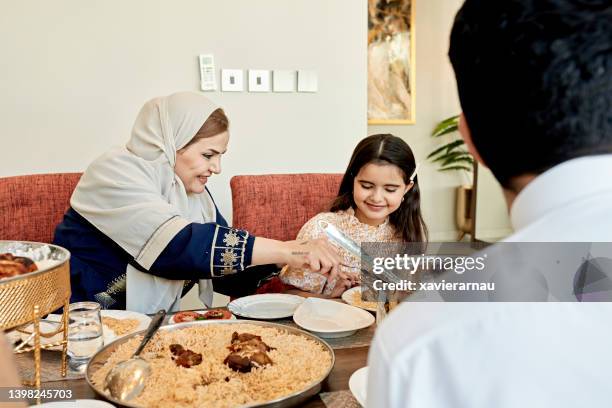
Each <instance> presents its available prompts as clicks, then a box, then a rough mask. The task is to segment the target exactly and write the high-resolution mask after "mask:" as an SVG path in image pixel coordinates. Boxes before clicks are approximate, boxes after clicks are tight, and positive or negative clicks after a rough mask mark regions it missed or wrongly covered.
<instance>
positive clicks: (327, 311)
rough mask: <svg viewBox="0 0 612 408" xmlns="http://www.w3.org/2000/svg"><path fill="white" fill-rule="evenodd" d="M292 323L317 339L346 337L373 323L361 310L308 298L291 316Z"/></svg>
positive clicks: (372, 317)
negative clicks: (314, 335)
mask: <svg viewBox="0 0 612 408" xmlns="http://www.w3.org/2000/svg"><path fill="white" fill-rule="evenodd" d="M293 321H294V322H295V323H296V324H297V325H298V326H300V327H302V328H304V329H306V330H308V331H309V332H312V333H314V334H316V335H317V336H319V337H327V338H334V337H346V336H350V335H352V334H353V333H355V332H356V331H357V330H359V329H363V328H365V327H368V326H370V325H371V324H372V323H374V316H372V314H371V313H369V312H366V311H365V310H363V309H359V308H357V307H354V306H350V305H347V304H344V303H342V302H336V301H334V300H327V299H319V298H312V297H310V298H308V299H306V300H305V301H304V302H303V303H302V304H301V305H300V306H299V307H298V308H297V309H296V311H295V313H294V314H293Z"/></svg>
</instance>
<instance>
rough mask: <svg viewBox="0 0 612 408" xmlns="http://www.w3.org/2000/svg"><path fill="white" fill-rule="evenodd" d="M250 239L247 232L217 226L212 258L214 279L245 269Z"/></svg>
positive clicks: (211, 264)
mask: <svg viewBox="0 0 612 408" xmlns="http://www.w3.org/2000/svg"><path fill="white" fill-rule="evenodd" d="M248 239H249V233H248V232H247V231H244V230H240V229H235V228H229V227H223V226H221V225H217V227H216V228H215V234H214V237H213V243H212V245H213V246H212V251H211V252H212V256H211V258H210V272H211V276H212V277H219V276H223V275H229V274H232V273H236V272H238V271H241V270H243V269H244V265H245V256H246V245H247V241H248Z"/></svg>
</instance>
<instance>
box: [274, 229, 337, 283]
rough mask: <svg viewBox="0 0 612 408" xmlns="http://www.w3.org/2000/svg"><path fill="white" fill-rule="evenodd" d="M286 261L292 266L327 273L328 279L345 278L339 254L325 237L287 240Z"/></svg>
mask: <svg viewBox="0 0 612 408" xmlns="http://www.w3.org/2000/svg"><path fill="white" fill-rule="evenodd" d="M285 244H286V245H287V259H286V263H287V264H289V265H290V266H292V267H294V268H306V269H309V270H310V271H312V272H318V273H320V274H323V275H327V279H328V280H335V279H338V278H340V279H347V277H346V274H345V273H344V272H341V271H340V256H339V255H338V253H337V252H336V249H335V248H334V247H333V246H332V245H331V244H330V243H329V242H328V241H327V239H326V238H317V239H311V240H308V241H287V242H285Z"/></svg>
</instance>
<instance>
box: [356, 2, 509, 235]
mask: <svg viewBox="0 0 612 408" xmlns="http://www.w3.org/2000/svg"><path fill="white" fill-rule="evenodd" d="M415 4H416V35H415V36H416V47H417V48H416V54H417V55H416V67H417V68H416V69H417V73H416V124H415V125H401V126H400V125H376V126H368V134H374V133H393V134H395V135H396V136H399V137H401V138H403V139H404V140H406V142H408V144H409V145H410V147H411V148H412V150H413V151H414V153H415V156H416V159H417V162H420V167H419V183H420V186H421V190H422V209H423V215H424V217H425V221H426V223H427V225H428V227H429V230H430V235H431V236H430V238H431V239H432V240H435V241H443V240H454V239H456V237H457V232H456V227H455V221H454V217H455V211H454V209H455V187H456V186H458V185H461V184H462V183H465V182H466V181H467V179H466V178H465V177H462V175H461V174H459V173H457V172H455V173H440V172H438V171H436V166H435V165H434V164H432V163H429V162H428V161H426V157H427V155H428V154H429V153H430V152H431V151H432V150H433V149H434V148H435V147H437V146H439V145H441V143H440V142H439V141H434V140H433V139H432V138H430V137H429V135H430V134H431V131H432V129H433V128H434V127H435V125H436V124H437V123H438V122H440V121H441V120H443V119H446V118H448V117H450V116H452V115H455V114H457V113H458V112H460V111H461V108H460V106H459V99H458V97H457V91H456V85H455V79H454V75H453V71H452V68H451V65H450V62H449V61H448V57H447V53H448V43H449V41H448V40H449V34H450V29H451V27H452V23H453V20H454V18H455V14H456V12H457V10H458V9H459V7H460V6H461V4H463V0H416V3H415ZM479 176H480V181H479V183H478V207H477V208H478V218H477V219H478V222H477V228H478V231H477V236H478V237H479V238H481V239H497V238H500V237H503V236H506V235H508V234H509V233H510V232H511V229H510V224H509V222H508V215H507V213H508V210H507V207H506V204H505V202H504V201H503V198H502V193H501V189H500V188H499V185H498V184H497V182H496V181H495V179H494V178H493V177H492V175H491V173H490V172H489V171H488V169H485V168H482V167H481V171H480V173H479Z"/></svg>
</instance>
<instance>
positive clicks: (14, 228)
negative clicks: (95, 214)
mask: <svg viewBox="0 0 612 408" xmlns="http://www.w3.org/2000/svg"><path fill="white" fill-rule="evenodd" d="M80 178H81V173H55V174H35V175H28V176H14V177H4V178H0V239H3V240H20V241H37V242H47V243H50V242H51V241H52V240H53V232H54V231H55V227H56V226H57V224H59V223H60V221H61V220H62V218H63V216H64V213H65V212H66V210H67V209H68V207H69V206H70V196H71V195H72V191H73V190H74V188H75V187H76V185H77V183H78V181H79V179H80Z"/></svg>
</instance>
